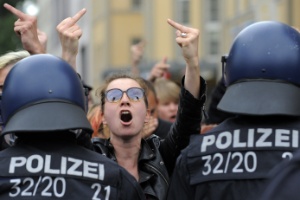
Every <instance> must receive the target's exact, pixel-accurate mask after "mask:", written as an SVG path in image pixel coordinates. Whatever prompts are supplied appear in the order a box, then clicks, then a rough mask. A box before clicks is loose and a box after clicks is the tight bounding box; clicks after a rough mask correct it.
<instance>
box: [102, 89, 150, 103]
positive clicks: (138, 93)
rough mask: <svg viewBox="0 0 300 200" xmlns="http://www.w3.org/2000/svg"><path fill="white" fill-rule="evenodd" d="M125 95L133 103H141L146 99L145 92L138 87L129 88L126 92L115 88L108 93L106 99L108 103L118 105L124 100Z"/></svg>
mask: <svg viewBox="0 0 300 200" xmlns="http://www.w3.org/2000/svg"><path fill="white" fill-rule="evenodd" d="M124 93H126V95H127V97H128V98H129V99H130V100H131V101H139V100H141V99H143V98H144V97H145V91H144V90H143V89H142V88H138V87H132V88H128V89H127V90H126V91H123V90H120V89H117V88H114V89H111V90H108V91H106V92H105V97H106V99H107V101H108V102H111V103H116V102H118V101H120V100H121V99H122V97H123V94H124Z"/></svg>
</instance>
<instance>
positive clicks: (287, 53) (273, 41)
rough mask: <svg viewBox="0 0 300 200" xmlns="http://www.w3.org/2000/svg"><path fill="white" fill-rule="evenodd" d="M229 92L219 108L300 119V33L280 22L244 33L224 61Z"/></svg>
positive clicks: (260, 24)
mask: <svg viewBox="0 0 300 200" xmlns="http://www.w3.org/2000/svg"><path fill="white" fill-rule="evenodd" d="M223 61H224V65H223V79H224V81H225V85H226V86H227V88H226V92H225V94H224V96H223V97H222V99H221V101H220V103H219V104H218V109H220V110H223V111H225V112H229V113H235V114H246V115H288V116H300V103H299V100H300V88H299V87H300V34H299V32H298V31H297V30H296V29H294V28H292V27H291V26H288V25H286V24H284V23H281V22H276V21H263V22H257V23H254V24H252V25H250V26H248V27H246V28H245V29H244V30H242V31H241V32H240V33H239V34H238V35H237V36H236V38H235V40H234V42H233V44H232V47H231V49H230V51H229V54H228V56H227V57H226V58H225V59H223Z"/></svg>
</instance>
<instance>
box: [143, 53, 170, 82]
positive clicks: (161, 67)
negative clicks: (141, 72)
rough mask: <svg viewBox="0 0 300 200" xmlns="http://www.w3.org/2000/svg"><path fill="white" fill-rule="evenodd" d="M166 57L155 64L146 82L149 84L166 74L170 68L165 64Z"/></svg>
mask: <svg viewBox="0 0 300 200" xmlns="http://www.w3.org/2000/svg"><path fill="white" fill-rule="evenodd" d="M167 60H168V58H167V57H164V58H163V59H162V60H161V61H159V62H158V63H156V64H155V65H154V66H153V67H152V69H151V72H150V75H149V78H148V80H149V81H151V82H154V81H155V79H157V78H160V77H164V76H165V75H166V73H168V69H169V68H170V65H169V64H167Z"/></svg>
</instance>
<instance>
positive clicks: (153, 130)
mask: <svg viewBox="0 0 300 200" xmlns="http://www.w3.org/2000/svg"><path fill="white" fill-rule="evenodd" d="M142 80H143V81H144V82H145V85H146V86H147V92H146V96H147V100H148V110H149V111H150V119H149V121H148V122H147V123H146V124H145V125H144V129H143V134H144V138H147V137H149V136H151V135H152V134H154V135H157V136H159V137H160V138H161V139H164V138H165V137H166V136H167V134H168V133H169V130H170V128H171V126H172V123H171V122H169V121H166V120H163V119H161V118H159V117H158V113H157V106H158V102H159V101H158V98H157V95H156V91H155V88H154V85H153V83H152V82H151V81H148V80H146V79H142Z"/></svg>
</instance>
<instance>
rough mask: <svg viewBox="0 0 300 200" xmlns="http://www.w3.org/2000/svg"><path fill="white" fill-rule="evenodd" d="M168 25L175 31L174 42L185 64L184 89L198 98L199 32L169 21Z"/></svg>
mask: <svg viewBox="0 0 300 200" xmlns="http://www.w3.org/2000/svg"><path fill="white" fill-rule="evenodd" d="M168 23H169V24H170V25H171V26H172V27H174V28H175V29H176V36H177V37H176V42H177V44H178V45H179V46H180V47H181V50H182V55H183V57H184V59H185V62H186V70H185V79H184V87H185V89H186V90H188V91H189V92H190V93H191V94H192V95H193V96H194V97H195V98H199V91H200V78H199V77H200V68H199V57H198V40H199V30H198V29H194V28H189V27H186V26H183V25H181V24H179V23H177V22H174V21H173V20H171V19H168Z"/></svg>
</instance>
